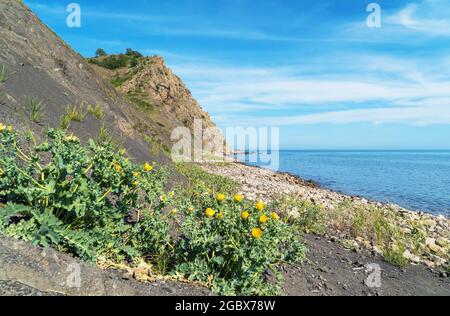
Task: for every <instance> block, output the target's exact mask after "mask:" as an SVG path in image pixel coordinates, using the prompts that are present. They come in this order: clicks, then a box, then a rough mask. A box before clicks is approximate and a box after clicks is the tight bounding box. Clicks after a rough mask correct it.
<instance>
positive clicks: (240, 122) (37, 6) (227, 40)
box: [25, 0, 450, 149]
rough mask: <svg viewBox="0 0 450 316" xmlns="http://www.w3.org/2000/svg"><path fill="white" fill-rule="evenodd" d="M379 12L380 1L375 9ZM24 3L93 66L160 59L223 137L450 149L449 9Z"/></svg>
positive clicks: (445, 1)
mask: <svg viewBox="0 0 450 316" xmlns="http://www.w3.org/2000/svg"><path fill="white" fill-rule="evenodd" d="M373 1H375V0H373ZM370 2H372V0H370V1H369V0H367V1H362V0H345V1H342V0H339V1H338V0H335V1H327V0H324V1H317V0H315V1H312V0H311V1H309V0H304V1H299V0H258V1H255V0H164V1H161V0H159V1H154V0H151V1H150V0H146V1H144V0H134V1H132V2H131V1H123V0H120V1H116V0H110V1H87V0H82V1H81V0H79V1H78V2H77V3H79V4H80V6H81V10H82V11H81V13H82V27H81V28H68V27H67V26H66V16H67V14H68V13H66V10H65V9H66V6H67V4H68V3H69V1H61V0H45V1H43V0H25V3H27V4H28V5H29V6H30V7H31V8H32V9H33V10H34V11H35V12H36V13H37V14H38V16H39V17H40V18H41V19H42V20H43V21H44V22H45V23H47V24H48V25H49V26H50V27H51V28H52V29H53V30H55V31H56V32H57V33H58V34H59V35H60V36H61V37H62V38H63V39H64V40H65V41H66V42H68V43H69V44H70V45H71V46H72V47H74V48H75V49H76V50H77V51H79V52H80V53H81V54H83V55H84V56H92V55H93V54H94V52H95V50H96V48H98V47H102V48H104V49H105V50H106V51H107V52H110V53H118V52H123V51H124V50H125V49H126V48H128V47H130V48H133V49H136V50H139V51H141V52H142V53H144V54H146V55H154V54H157V55H161V56H163V57H164V58H165V60H166V63H167V65H168V66H170V67H171V68H173V69H174V71H175V73H176V74H178V75H179V76H180V77H181V78H182V79H183V80H184V81H185V82H186V84H187V85H188V87H189V88H190V89H191V91H192V93H193V95H194V96H195V97H196V98H197V99H198V100H199V102H200V103H201V105H202V106H203V108H204V109H205V110H206V111H208V112H210V113H211V115H212V116H213V118H214V119H215V121H216V122H217V124H218V125H219V127H220V128H225V127H227V126H280V128H281V148H285V149H450V19H449V18H448V17H449V16H450V0H434V1H431V0H417V1H403V0H395V1H392V0H385V1H377V3H378V4H379V5H380V6H381V13H382V20H381V23H382V24H381V28H369V27H368V26H367V23H366V19H367V17H368V15H369V13H368V12H366V7H367V5H368V4H369V3H370Z"/></svg>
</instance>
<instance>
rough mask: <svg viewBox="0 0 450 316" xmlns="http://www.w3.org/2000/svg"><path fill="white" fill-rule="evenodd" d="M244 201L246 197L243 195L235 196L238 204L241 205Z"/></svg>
mask: <svg viewBox="0 0 450 316" xmlns="http://www.w3.org/2000/svg"><path fill="white" fill-rule="evenodd" d="M243 199H244V197H243V196H242V195H240V194H236V195H235V196H234V201H235V202H236V203H241V202H242V200H243Z"/></svg>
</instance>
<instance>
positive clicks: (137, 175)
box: [133, 171, 141, 178]
mask: <svg viewBox="0 0 450 316" xmlns="http://www.w3.org/2000/svg"><path fill="white" fill-rule="evenodd" d="M133 176H134V177H135V178H139V177H140V176H141V174H140V172H137V171H135V172H133Z"/></svg>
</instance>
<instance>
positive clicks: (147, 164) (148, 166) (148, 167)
mask: <svg viewBox="0 0 450 316" xmlns="http://www.w3.org/2000/svg"><path fill="white" fill-rule="evenodd" d="M152 170H153V166H152V165H150V164H149V163H148V162H146V163H145V165H144V171H145V172H150V171H152Z"/></svg>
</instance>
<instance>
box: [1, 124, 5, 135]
mask: <svg viewBox="0 0 450 316" xmlns="http://www.w3.org/2000/svg"><path fill="white" fill-rule="evenodd" d="M5 129H6V125H3V124H2V123H0V133H1V132H3V131H4V130H5Z"/></svg>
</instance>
